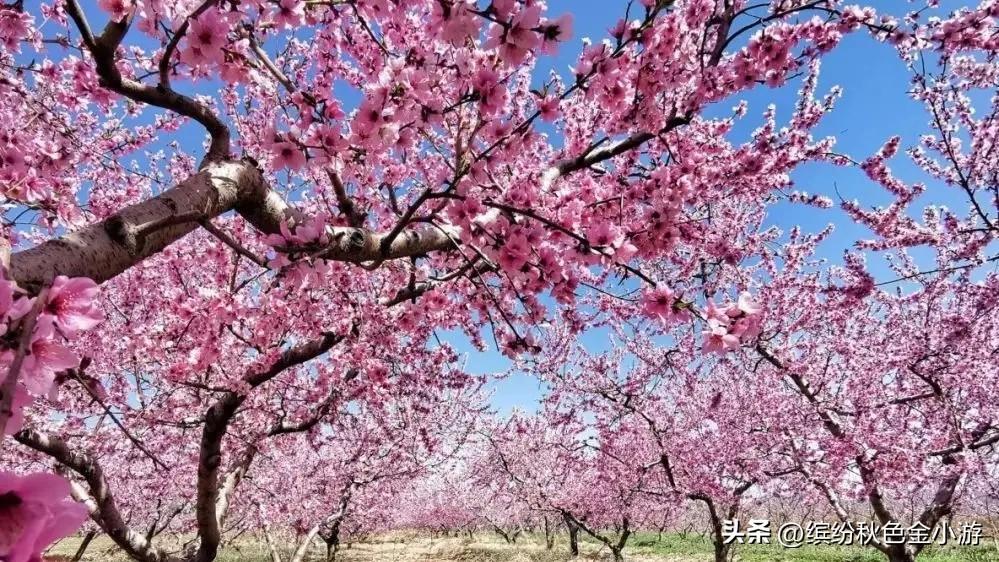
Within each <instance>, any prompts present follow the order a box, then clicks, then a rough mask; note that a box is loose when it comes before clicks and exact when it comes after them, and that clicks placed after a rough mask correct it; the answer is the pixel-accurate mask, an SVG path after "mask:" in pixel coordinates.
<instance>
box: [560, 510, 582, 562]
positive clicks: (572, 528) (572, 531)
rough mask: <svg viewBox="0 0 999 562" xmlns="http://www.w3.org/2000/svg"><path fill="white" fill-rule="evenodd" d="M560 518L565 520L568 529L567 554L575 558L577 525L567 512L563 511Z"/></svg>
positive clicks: (577, 550) (577, 539) (577, 552)
mask: <svg viewBox="0 0 999 562" xmlns="http://www.w3.org/2000/svg"><path fill="white" fill-rule="evenodd" d="M562 519H563V520H564V521H565V526H566V528H567V529H569V556H571V557H573V558H575V557H577V556H579V525H576V522H575V521H573V520H572V518H571V517H569V515H568V514H565V513H563V514H562Z"/></svg>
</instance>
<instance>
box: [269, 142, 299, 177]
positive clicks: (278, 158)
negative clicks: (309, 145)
mask: <svg viewBox="0 0 999 562" xmlns="http://www.w3.org/2000/svg"><path fill="white" fill-rule="evenodd" d="M271 152H272V153H273V154H274V158H273V160H271V165H272V166H274V168H275V169H277V170H280V169H282V168H289V169H291V170H301V169H302V168H303V167H304V166H305V152H303V151H302V149H301V148H299V147H298V145H296V144H295V143H293V142H278V143H274V144H273V145H272V146H271Z"/></svg>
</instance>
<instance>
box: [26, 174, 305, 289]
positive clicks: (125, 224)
mask: <svg viewBox="0 0 999 562" xmlns="http://www.w3.org/2000/svg"><path fill="white" fill-rule="evenodd" d="M270 193H271V191H270V189H268V187H267V185H266V183H265V181H264V178H263V176H262V175H261V173H260V171H259V170H258V169H257V167H256V166H254V165H253V164H251V163H249V162H222V163H218V164H212V165H210V166H208V167H207V168H205V169H204V170H202V171H201V172H199V173H198V174H196V175H194V176H191V177H190V178H188V179H186V180H184V181H183V182H181V183H179V184H177V185H176V186H174V187H172V188H170V189H168V190H166V191H165V192H163V193H162V194H160V195H159V196H157V197H153V198H152V199H148V200H146V201H143V202H141V203H138V204H136V205H132V206H131V207H128V208H126V209H123V210H122V211H120V212H118V213H117V214H115V215H114V216H112V217H110V218H108V219H107V220H105V221H103V222H100V223H97V224H93V225H90V226H87V227H85V228H83V229H81V230H78V231H76V232H71V233H69V234H66V235H64V236H62V237H60V238H57V239H54V240H50V241H48V242H45V243H43V244H40V245H38V246H35V247H34V248H31V249H28V250H24V251H22V252H17V253H15V254H13V255H12V256H11V260H10V269H11V276H12V277H13V279H14V280H16V281H17V282H18V284H20V285H21V286H22V287H24V288H26V289H29V290H37V289H38V288H40V287H42V286H43V285H45V284H47V283H50V282H51V281H52V279H54V278H55V277H56V276H57V275H65V276H67V277H89V278H91V279H93V280H94V281H96V282H98V283H102V282H104V281H107V280H108V279H111V278H113V277H115V276H117V275H119V274H120V273H122V272H124V271H126V270H128V269H129V268H131V267H133V266H134V265H136V264H138V263H139V262H141V261H142V260H144V259H146V258H148V257H149V256H152V255H154V254H156V253H159V252H161V251H163V249H164V248H166V247H167V246H168V245H170V244H172V243H173V242H175V241H177V240H179V239H181V238H183V237H184V236H186V235H187V234H189V233H190V232H191V231H193V230H194V229H195V228H198V221H199V220H210V219H212V218H214V217H216V216H218V215H221V214H223V213H225V212H227V211H230V210H232V209H235V208H236V207H237V205H239V204H240V202H241V201H243V202H246V203H247V204H249V202H250V201H253V200H257V201H259V202H260V203H261V205H260V206H259V208H256V209H253V210H250V207H249V206H247V207H246V215H245V216H246V217H247V219H248V220H250V221H251V222H254V226H257V227H258V228H261V230H265V231H269V230H270V229H272V228H277V227H278V226H279V225H280V221H281V219H280V218H278V217H283V215H284V213H285V212H286V211H287V210H288V206H287V205H284V204H283V202H280V204H279V203H278V201H280V197H278V196H277V194H273V196H269V194H270ZM269 213H274V215H270V216H269ZM274 219H278V220H277V222H275V220H274Z"/></svg>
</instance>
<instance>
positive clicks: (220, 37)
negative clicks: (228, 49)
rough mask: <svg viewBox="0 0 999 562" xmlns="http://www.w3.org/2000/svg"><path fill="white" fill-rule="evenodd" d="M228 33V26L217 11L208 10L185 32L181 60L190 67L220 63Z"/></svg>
mask: <svg viewBox="0 0 999 562" xmlns="http://www.w3.org/2000/svg"><path fill="white" fill-rule="evenodd" d="M228 33H229V24H228V23H227V22H226V21H225V19H224V18H223V17H222V16H221V15H220V14H219V12H218V10H216V9H211V10H208V11H207V12H205V13H203V14H201V16H199V17H198V19H196V20H194V21H192V22H191V27H190V29H189V30H188V31H187V49H186V50H184V52H183V53H182V58H183V59H184V60H185V62H187V63H188V64H191V65H199V64H205V63H216V64H217V63H221V62H222V58H223V57H222V55H223V53H222V47H223V46H225V44H226V36H227V35H228Z"/></svg>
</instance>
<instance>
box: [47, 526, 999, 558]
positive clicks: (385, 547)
mask: <svg viewBox="0 0 999 562" xmlns="http://www.w3.org/2000/svg"><path fill="white" fill-rule="evenodd" d="M390 541H402V542H390ZM580 541H581V543H582V544H581V547H582V550H583V556H582V557H581V559H578V560H580V562H583V561H589V560H607V559H608V557H607V549H606V548H601V545H600V544H599V543H598V542H597V541H595V540H594V539H592V538H590V537H584V536H582V535H581V536H580ZM567 542H568V539H567V537H566V536H565V535H564V534H562V535H559V536H558V537H556V541H555V548H554V549H553V550H551V551H547V550H545V549H544V536H543V535H540V534H526V535H523V536H522V537H521V538H520V539H518V541H517V544H516V545H507V544H506V543H504V542H503V541H502V540H501V539H499V538H498V537H496V536H494V535H493V534H492V533H486V532H479V533H476V535H475V539H474V540H473V539H469V538H467V537H461V538H445V539H440V538H437V539H432V540H431V539H428V538H417V537H415V536H407V537H402V538H400V537H395V536H393V537H391V538H389V537H385V538H383V539H382V540H380V541H378V542H377V543H368V544H360V545H357V546H356V547H355V548H353V549H350V550H342V551H341V555H340V556H338V557H337V560H338V562H383V561H386V560H392V561H399V562H414V561H420V562H429V561H433V562H566V561H568V560H570V559H569V557H568V555H567ZM78 545H79V539H67V540H65V541H63V542H61V543H60V544H58V545H56V547H55V548H53V549H52V551H50V552H49V557H48V560H50V561H52V562H56V561H64V560H69V558H70V557H71V556H72V554H73V553H74V552H75V551H76V547H77V546H78ZM282 550H283V552H282V559H283V560H288V559H289V558H290V554H291V550H292V547H291V546H288V547H286V548H283V549H282ZM735 554H736V558H735V559H736V560H737V561H738V562H887V559H886V558H885V557H884V556H883V555H882V554H881V553H879V552H877V551H876V550H874V549H873V548H870V547H860V546H853V547H836V546H811V545H810V546H804V547H802V548H796V549H785V548H783V547H781V546H779V545H776V544H770V545H738V546H737V547H736V551H735ZM322 555H323V552H322V550H321V549H319V548H314V549H313V550H312V556H311V558H309V559H308V560H309V562H318V561H322V560H324V558H323V556H322ZM625 558H626V559H627V560H639V561H641V562H712V560H713V549H712V545H711V541H710V540H709V539H708V538H707V537H705V536H702V535H699V534H696V533H688V534H686V535H680V534H676V533H664V534H663V535H661V536H660V535H659V534H658V533H644V532H642V533H635V534H634V535H633V536H632V537H631V540H630V541H628V545H627V547H626V548H625ZM127 560H128V558H127V557H126V556H124V555H123V554H122V553H121V552H120V551H118V550H117V549H116V548H115V547H114V545H113V544H112V543H111V542H110V541H109V540H108V539H107V538H106V537H102V538H100V539H98V540H96V541H94V543H93V545H91V547H90V549H89V550H88V551H87V556H86V557H85V558H84V561H85V562H97V561H100V562H126V561H127ZM217 560H218V561H219V562H270V556H269V555H268V551H267V548H266V546H265V545H264V544H263V543H262V542H258V541H252V540H244V541H240V543H239V544H238V545H236V547H233V546H231V545H230V546H229V547H227V548H224V549H223V550H222V551H221V552H220V553H219V557H218V558H217ZM918 562H999V550H996V549H995V548H994V547H992V546H980V547H936V548H934V547H930V548H929V549H928V550H927V551H925V552H923V554H921V555H920V556H919V558H918Z"/></svg>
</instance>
